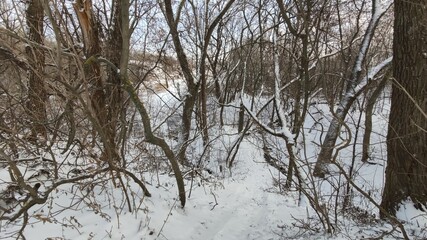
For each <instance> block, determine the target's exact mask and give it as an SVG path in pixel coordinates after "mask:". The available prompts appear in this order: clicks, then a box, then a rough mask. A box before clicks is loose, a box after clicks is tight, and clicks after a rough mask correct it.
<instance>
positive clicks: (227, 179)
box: [0, 107, 427, 240]
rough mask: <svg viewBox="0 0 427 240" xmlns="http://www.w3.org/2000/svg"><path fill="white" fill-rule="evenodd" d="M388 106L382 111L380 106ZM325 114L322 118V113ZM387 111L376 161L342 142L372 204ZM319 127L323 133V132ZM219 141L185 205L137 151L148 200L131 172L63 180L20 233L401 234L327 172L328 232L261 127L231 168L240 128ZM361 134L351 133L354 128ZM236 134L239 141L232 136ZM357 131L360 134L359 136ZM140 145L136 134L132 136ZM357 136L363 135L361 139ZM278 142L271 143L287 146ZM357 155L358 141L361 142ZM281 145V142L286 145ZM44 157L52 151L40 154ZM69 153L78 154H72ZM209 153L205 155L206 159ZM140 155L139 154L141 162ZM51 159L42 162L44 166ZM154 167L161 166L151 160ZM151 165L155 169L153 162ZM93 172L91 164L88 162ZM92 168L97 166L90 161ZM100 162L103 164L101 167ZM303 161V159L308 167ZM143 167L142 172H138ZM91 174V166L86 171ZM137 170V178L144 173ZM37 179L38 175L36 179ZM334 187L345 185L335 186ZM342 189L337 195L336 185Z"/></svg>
mask: <svg viewBox="0 0 427 240" xmlns="http://www.w3.org/2000/svg"><path fill="white" fill-rule="evenodd" d="M322 111H325V112H326V111H327V108H326V107H323V110H322V107H318V108H316V109H313V111H311V116H313V120H312V121H311V122H310V121H307V122H306V123H305V124H306V125H307V126H306V131H305V133H304V134H305V142H306V143H307V145H308V147H307V149H305V150H303V149H300V151H301V152H304V154H303V155H304V156H305V159H308V162H307V163H309V162H311V163H312V162H313V161H314V160H315V156H316V154H317V151H318V148H316V145H315V144H312V143H313V142H316V141H317V140H318V139H319V138H321V137H322V135H321V133H320V130H321V129H320V128H319V125H320V124H319V121H321V119H323V120H322V121H324V124H326V123H327V121H328V120H327V119H328V117H327V114H324V115H322V114H323V113H321V112H322ZM379 112H381V111H379ZM316 114H321V115H322V116H320V115H319V116H317V117H316ZM352 114H353V115H352V116H351V117H350V118H349V119H351V120H353V123H354V124H352V123H351V121H350V123H349V126H351V129H352V131H353V130H355V129H356V126H357V125H360V124H356V123H357V121H354V119H357V116H359V117H360V115H358V112H357V111H355V112H354V113H352ZM384 121H386V118H385V115H382V114H377V115H376V116H375V117H374V124H375V126H374V129H375V131H374V133H373V137H372V149H371V150H372V161H373V163H374V164H363V163H361V162H360V161H357V159H358V157H357V156H358V155H357V156H356V155H354V151H353V150H352V149H351V147H349V148H347V149H344V150H343V151H342V154H341V155H340V160H341V161H342V162H343V164H344V166H345V167H346V169H347V167H348V165H349V164H350V163H351V162H352V159H355V158H354V156H356V161H353V162H354V167H353V168H354V169H355V170H354V175H353V176H354V182H355V183H356V184H358V186H360V187H361V188H362V189H364V190H365V191H366V192H367V193H368V194H369V195H370V196H371V197H372V198H374V200H375V201H380V198H381V189H382V187H383V179H384V167H385V164H386V163H385V161H384V159H385V143H384V136H385V126H386V124H385V122H384ZM316 129H317V130H316ZM217 131H223V132H222V133H221V132H217V133H216V135H217V136H219V137H220V138H222V139H221V140H218V141H216V142H215V144H214V145H213V146H212V148H211V149H212V151H211V152H209V153H208V155H209V157H207V158H205V160H204V161H207V162H205V163H204V164H203V165H204V168H202V169H198V170H197V171H193V172H192V171H189V169H185V170H184V174H185V184H186V191H187V192H186V193H187V194H186V195H187V197H188V199H187V203H186V206H185V207H184V208H181V207H180V203H179V201H178V200H177V188H176V183H175V178H174V176H173V174H172V173H171V172H170V171H169V170H168V167H167V166H163V167H161V166H160V167H157V168H153V167H152V166H153V163H151V164H150V163H147V160H146V159H145V158H144V156H142V157H135V156H139V154H140V152H138V151H135V150H133V151H131V152H129V153H128V154H129V157H130V158H131V159H133V160H134V161H136V162H135V165H134V168H133V169H129V170H130V171H133V172H138V171H139V172H140V173H142V172H143V174H141V176H143V178H144V181H145V182H146V183H147V187H148V189H149V191H150V192H151V194H152V196H151V197H143V193H142V191H141V189H140V187H139V186H138V185H137V184H135V183H134V182H133V181H132V180H131V179H126V178H125V179H124V180H125V186H126V193H127V194H125V191H123V188H121V187H117V185H116V186H115V184H113V181H112V180H108V179H109V178H108V177H107V178H106V177H105V176H104V177H103V176H99V177H97V178H95V179H90V180H87V181H83V182H82V183H80V184H66V185H62V186H60V187H59V188H58V189H57V190H56V191H53V192H51V193H50V194H49V196H48V197H49V198H48V201H47V202H46V203H45V204H42V205H36V206H34V207H33V208H31V209H30V210H29V212H28V214H29V216H30V218H29V222H28V224H27V226H26V228H25V230H24V231H23V233H24V236H25V237H26V239H53V240H59V239H135V240H137V239H148V240H150V239H159V240H181V239H182V240H184V239H185V240H210V239H212V240H244V239H249V240H255V239H257V240H258V239H261V240H264V239H265V240H270V239H272V240H275V239H399V238H401V237H402V235H401V233H400V231H399V229H397V228H396V227H395V226H392V225H391V224H389V223H387V222H386V221H382V220H380V219H378V210H377V209H376V207H375V206H374V205H373V204H372V202H369V201H368V200H367V199H366V198H364V197H363V196H362V195H361V194H360V193H358V192H356V191H354V190H353V191H351V192H350V196H351V198H350V199H351V204H350V205H351V208H349V209H348V210H346V211H342V209H341V207H340V206H342V201H343V199H344V196H343V195H344V194H343V192H342V191H343V189H345V186H346V181H345V180H344V179H343V177H342V176H340V174H337V175H333V176H331V177H330V178H328V179H323V180H320V179H315V178H314V179H312V182H311V183H312V185H309V186H306V187H307V188H310V187H313V186H314V187H316V188H317V190H316V191H317V193H319V196H318V197H319V202H320V203H322V204H324V205H321V207H323V208H325V209H328V211H329V212H328V216H329V220H330V222H331V226H332V228H333V229H332V232H331V233H326V231H325V227H324V225H323V224H322V222H321V221H320V220H319V216H318V214H317V212H316V211H315V210H314V208H313V207H312V206H311V205H310V202H309V201H308V200H307V197H305V196H302V195H300V193H299V192H298V191H297V189H295V188H291V189H290V190H285V189H284V188H283V182H284V178H285V176H284V175H283V174H281V173H280V172H279V171H278V170H277V169H275V168H274V167H272V166H270V165H269V164H268V163H267V162H266V160H265V159H264V151H263V144H265V142H263V141H261V140H260V137H259V135H258V132H257V131H256V130H254V131H252V132H251V133H250V134H248V135H247V136H246V137H245V138H244V140H243V142H242V143H241V145H240V149H239V151H238V154H237V156H236V160H235V162H234V165H233V167H232V168H231V169H228V168H226V167H225V162H224V161H225V160H224V159H225V157H226V154H227V153H226V151H225V150H226V149H228V148H229V143H231V142H233V140H234V139H235V138H236V136H237V135H236V134H235V133H236V129H235V128H234V127H232V126H225V127H223V128H222V129H221V130H219V129H217ZM353 136H354V135H353ZM233 138H234V139H233ZM358 138H360V134H359V136H358ZM134 140H135V141H136V143H137V144H138V138H136V139H134ZM358 141H360V139H359V140H358ZM280 144H281V143H280V141H278V142H277V145H276V146H273V147H274V148H277V149H280ZM354 146H355V148H358V150H357V151H356V152H360V151H359V150H360V144H359V145H354ZM282 148H283V146H282ZM72 151H73V150H71V151H70V152H68V153H65V154H60V150H59V149H58V150H57V152H54V155H55V159H56V161H57V162H60V163H61V164H62V165H64V166H65V165H67V164H69V166H70V167H69V168H68V170H63V175H64V176H67V177H69V175H70V173H71V172H72V171H71V170H73V169H72V166H74V165H76V164H77V162H76V161H77V160H76V159H79V158H85V156H78V155H76V156H73V154H71V153H72ZM41 154H44V156H46V158H49V157H52V155H49V154H48V153H41ZM70 156H73V157H72V158H71V157H70ZM206 159H207V160H206ZM138 161H140V162H139V163H138ZM43 164H44V163H43ZM43 164H42V163H41V164H40V165H39V167H36V168H34V167H32V168H28V166H27V165H20V166H19V167H20V169H21V171H22V172H23V173H25V176H24V177H25V178H26V179H28V180H29V181H30V182H31V181H33V182H36V181H38V182H43V185H42V187H41V188H40V189H39V191H40V194H43V192H44V191H45V189H46V188H47V187H49V185H50V184H52V180H51V179H46V177H45V179H43V176H41V175H37V176H35V177H30V176H32V175H33V174H34V173H35V172H37V171H36V169H37V168H40V167H45V168H46V167H47V168H48V167H49V166H43ZM154 165H155V164H154ZM145 166H151V168H146V167H145ZM85 167H86V169H90V167H91V166H90V165H85ZM92 167H97V165H95V164H93V166H92ZM98 167H99V166H98ZM302 168H306V166H302ZM141 169H142V170H141ZM88 171H89V170H88ZM138 176H139V175H138ZM0 179H2V180H3V181H5V179H9V173H8V171H7V170H6V168H2V169H0ZM30 179H31V180H30ZM334 186H335V187H336V186H338V187H336V188H334ZM337 190H338V191H339V192H338V193H337V192H336V191H337ZM398 217H399V218H400V219H402V220H404V221H405V222H404V223H405V229H406V231H407V232H408V234H410V236H411V237H413V239H423V238H424V239H425V237H427V231H426V229H427V215H426V214H425V212H422V211H418V210H416V209H414V208H413V207H412V206H411V204H405V205H403V206H402V207H401V211H399V213H398ZM22 223H23V222H22V220H18V221H16V222H12V223H8V222H6V221H0V239H14V238H16V237H17V232H18V231H19V230H20V229H21V227H22Z"/></svg>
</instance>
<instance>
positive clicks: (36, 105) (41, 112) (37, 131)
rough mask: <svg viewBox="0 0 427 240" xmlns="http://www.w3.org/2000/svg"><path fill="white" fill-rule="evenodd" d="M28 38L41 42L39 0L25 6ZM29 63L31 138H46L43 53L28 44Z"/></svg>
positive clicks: (41, 20)
mask: <svg viewBox="0 0 427 240" xmlns="http://www.w3.org/2000/svg"><path fill="white" fill-rule="evenodd" d="M26 15H27V25H28V29H29V30H28V40H29V41H32V42H35V43H38V44H40V45H42V44H43V17H44V12H43V5H42V2H41V1H38V0H31V1H30V2H29V4H28V7H27V12H26ZM25 50H26V53H27V55H28V63H29V86H28V102H27V110H28V113H29V116H30V121H31V123H32V131H31V132H32V136H31V138H32V140H35V139H36V138H37V135H41V136H42V137H43V138H46V134H47V133H46V127H45V124H46V122H47V114H46V101H47V92H46V89H45V86H44V80H43V69H44V64H45V55H44V52H43V50H42V49H40V48H38V47H32V46H31V45H28V46H27V47H26V49H25Z"/></svg>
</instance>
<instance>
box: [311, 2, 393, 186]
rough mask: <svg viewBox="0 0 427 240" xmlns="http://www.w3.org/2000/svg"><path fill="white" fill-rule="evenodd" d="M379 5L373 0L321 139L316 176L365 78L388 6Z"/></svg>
mask: <svg viewBox="0 0 427 240" xmlns="http://www.w3.org/2000/svg"><path fill="white" fill-rule="evenodd" d="M379 5H380V4H379V3H378V2H377V1H373V6H372V17H371V20H370V22H369V25H368V28H367V29H366V32H365V35H364V36H363V40H362V43H361V45H360V48H359V52H358V54H357V57H356V59H355V64H354V66H353V70H352V73H351V77H350V79H349V82H348V83H347V87H346V91H345V93H344V95H343V97H342V98H341V99H340V102H339V105H338V107H337V109H336V111H335V113H334V118H333V119H332V121H331V124H330V125H329V129H328V132H327V133H326V136H325V140H324V141H323V144H322V148H321V150H320V153H319V156H318V157H317V162H316V165H315V167H314V170H313V175H314V176H316V177H321V178H323V177H325V174H327V173H328V169H327V165H328V164H329V163H331V161H332V153H333V150H334V148H335V143H336V141H337V139H338V136H339V131H340V130H341V127H342V125H343V122H344V121H345V118H346V116H347V112H348V110H349V108H350V107H351V105H352V104H353V102H354V100H355V99H356V97H357V92H356V89H357V88H358V86H359V85H360V83H361V82H362V80H363V79H365V78H362V67H363V65H364V64H365V62H366V56H367V53H368V50H369V46H370V43H371V40H372V38H373V36H374V33H375V29H376V27H377V25H378V23H379V21H380V19H381V17H382V16H383V15H384V14H385V12H386V11H387V9H388V6H390V5H387V6H382V7H381V6H379ZM384 63H387V60H386V61H384ZM387 64H388V63H387ZM387 64H385V65H384V66H383V67H385V66H386V65H387ZM380 65H381V64H380ZM375 68H377V67H375Z"/></svg>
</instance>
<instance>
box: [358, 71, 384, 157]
mask: <svg viewBox="0 0 427 240" xmlns="http://www.w3.org/2000/svg"><path fill="white" fill-rule="evenodd" d="M389 78H390V74H386V75H385V76H384V78H383V80H381V82H379V84H378V86H375V90H374V91H373V92H372V94H371V96H370V97H369V99H368V103H367V104H366V112H365V133H364V135H363V143H362V146H363V150H362V159H361V161H362V162H368V160H369V158H370V149H369V147H370V145H371V133H372V113H373V112H374V106H375V103H376V102H377V99H378V97H379V96H380V94H381V93H382V91H383V90H384V87H385V85H386V83H387V81H388V79H389Z"/></svg>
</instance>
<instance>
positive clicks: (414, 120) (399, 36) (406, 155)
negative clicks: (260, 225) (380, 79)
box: [381, 0, 427, 217]
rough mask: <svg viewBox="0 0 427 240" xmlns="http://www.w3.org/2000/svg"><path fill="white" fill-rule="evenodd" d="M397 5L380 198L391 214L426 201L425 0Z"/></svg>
mask: <svg viewBox="0 0 427 240" xmlns="http://www.w3.org/2000/svg"><path fill="white" fill-rule="evenodd" d="M394 11H395V20H394V41H393V54H394V61H393V76H394V81H395V82H393V83H394V84H393V89H392V97H391V110H390V118H389V128H388V129H389V130H388V135H387V152H388V153H387V158H388V160H387V168H386V178H385V187H384V193H383V199H382V202H381V207H383V208H384V209H385V210H387V211H388V212H389V213H390V214H393V215H395V214H396V211H397V210H398V209H399V204H400V203H401V202H402V201H404V200H407V199H408V200H411V201H412V202H414V204H415V207H417V208H420V207H421V205H425V204H426V203H427V184H426V183H427V174H426V172H427V131H426V130H427V114H426V113H427V80H426V79H427V62H426V55H427V3H426V2H425V1H424V0H412V1H406V0H395V6H394ZM408 13H410V14H408ZM382 217H385V216H384V214H382Z"/></svg>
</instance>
